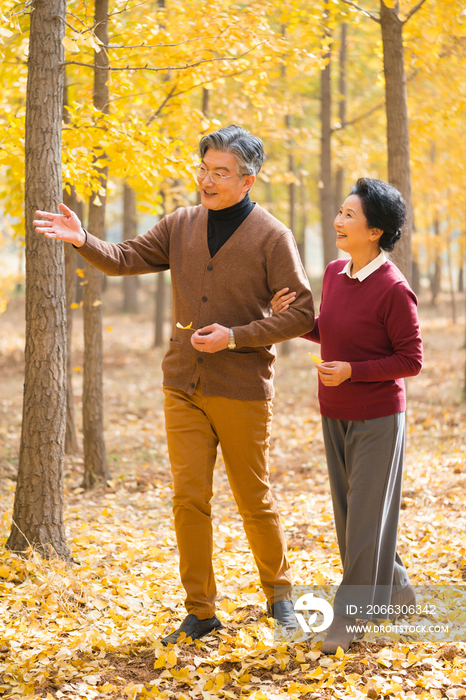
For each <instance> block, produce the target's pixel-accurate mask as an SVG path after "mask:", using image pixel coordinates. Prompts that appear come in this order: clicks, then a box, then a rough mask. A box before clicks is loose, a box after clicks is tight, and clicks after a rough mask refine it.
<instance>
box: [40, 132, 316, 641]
mask: <svg viewBox="0 0 466 700" xmlns="http://www.w3.org/2000/svg"><path fill="white" fill-rule="evenodd" d="M199 152H200V157H201V163H200V165H199V166H198V167H197V178H198V182H199V189H200V195H201V204H200V205H199V206H193V207H185V208H180V209H178V210H177V211H175V212H174V213H173V214H170V215H168V216H166V217H165V218H164V219H162V220H161V221H159V222H158V223H157V224H156V225H155V226H154V227H153V228H152V229H151V230H150V231H148V232H147V233H146V234H143V235H140V236H137V237H136V238H135V239H134V240H129V241H124V242H123V243H118V244H112V243H106V242H104V241H101V240H100V239H98V238H96V237H94V236H92V235H91V234H90V233H88V232H86V231H85V230H83V229H82V227H81V223H80V221H79V219H78V218H77V216H76V215H75V214H74V213H73V212H71V211H70V210H69V209H68V208H67V207H65V206H64V205H60V209H61V211H62V212H63V215H56V214H51V213H48V212H42V211H38V212H37V215H38V216H40V217H41V218H42V219H44V220H45V221H35V222H34V224H35V226H36V230H37V231H38V232H41V233H44V234H45V236H47V237H49V238H58V239H61V240H64V241H69V242H70V243H73V244H74V246H75V247H76V248H77V249H78V250H79V253H80V254H81V255H82V257H83V258H84V259H85V260H87V261H88V262H89V263H91V264H92V265H94V266H95V267H97V268H98V269H99V270H102V272H105V274H107V275H138V274H145V273H149V272H160V271H162V270H168V269H169V270H170V272H171V278H172V290H173V321H174V322H173V324H172V335H171V338H170V346H169V349H168V352H167V354H166V355H165V358H164V360H163V364H162V369H163V375H164V378H163V385H164V392H165V420H166V432H167V441H168V450H169V457H170V462H171V468H172V472H173V485H174V498H173V512H174V517H175V530H176V538H177V543H178V549H179V553H180V574H181V581H182V583H183V586H184V588H185V591H186V600H185V605H186V609H187V612H188V615H187V617H186V618H185V619H184V621H183V622H182V624H181V626H180V627H179V628H178V629H177V630H175V631H174V632H172V633H171V634H169V635H168V636H167V637H165V638H164V639H163V640H162V642H163V643H164V644H169V643H176V642H177V640H178V639H179V638H180V637H183V636H184V634H185V635H186V637H191V638H192V639H197V638H200V637H202V636H204V635H205V634H208V633H210V632H212V631H213V630H216V629H219V628H220V627H221V626H222V625H221V623H220V620H219V619H218V618H217V617H216V615H215V598H216V586H215V578H214V571H213V566H212V544H213V542H212V540H213V538H212V522H211V505H210V501H211V499H212V495H213V493H212V479H213V469H214V465H215V461H216V456H217V446H218V444H219V443H220V446H221V448H222V453H223V457H224V461H225V468H226V471H227V475H228V479H229V482H230V486H231V489H232V492H233V495H234V497H235V500H236V503H237V506H238V509H239V512H240V514H241V516H242V518H243V523H244V529H245V531H246V535H247V538H248V541H249V544H250V547H251V550H252V552H253V555H254V558H255V561H256V565H257V568H258V570H259V576H260V580H261V585H262V588H263V590H264V593H265V595H266V598H267V601H268V604H267V611H268V613H269V614H270V615H272V616H273V617H274V618H275V620H276V621H278V623H280V624H282V625H284V626H286V627H287V628H291V629H297V628H298V623H297V621H296V618H295V615H294V609H293V604H292V601H291V600H290V598H291V575H290V566H289V563H288V559H287V556H286V542H285V537H284V532H283V528H282V525H281V522H280V516H279V513H278V510H277V506H276V504H275V501H274V498H273V496H272V493H271V489H270V484H269V474H268V449H269V441H270V430H271V423H272V402H271V399H272V397H273V363H274V361H275V351H274V348H273V347H272V346H273V344H274V343H276V342H278V341H282V340H287V339H288V338H294V337H296V336H300V335H302V334H303V333H306V332H307V331H309V330H311V329H312V327H313V324H314V311H313V301H312V294H311V291H310V288H309V284H308V280H307V277H306V274H305V271H304V269H303V266H302V264H301V261H300V258H299V255H298V252H297V249H296V244H295V241H294V239H293V235H292V233H291V232H290V231H289V230H288V229H287V228H286V227H285V226H284V225H283V224H282V223H280V222H279V221H278V220H277V219H275V218H274V217H273V216H271V215H270V214H269V213H268V212H267V211H265V209H263V208H262V207H260V206H259V205H258V204H255V203H254V202H252V201H251V200H250V198H249V191H250V189H251V187H252V186H253V184H254V181H255V179H256V176H257V173H258V172H259V170H260V168H261V166H262V162H263V160H264V152H263V146H262V141H261V140H260V139H259V138H257V137H255V136H253V135H251V134H250V133H248V132H247V131H245V130H244V129H242V128H240V127H238V126H235V125H232V126H228V127H225V128H223V129H219V130H218V131H216V132H214V133H212V134H208V135H206V136H204V137H203V138H202V139H201V141H200V146H199ZM285 285H286V286H290V288H291V289H293V290H296V293H297V294H296V300H295V301H294V303H293V305H292V306H291V307H290V308H289V309H287V310H286V311H285V312H283V313H280V314H276V315H273V316H272V315H271V310H270V307H269V301H270V299H271V297H272V295H273V294H275V292H277V291H278V290H280V289H282V288H283V287H285ZM180 326H181V328H180ZM183 633H184V634H183Z"/></svg>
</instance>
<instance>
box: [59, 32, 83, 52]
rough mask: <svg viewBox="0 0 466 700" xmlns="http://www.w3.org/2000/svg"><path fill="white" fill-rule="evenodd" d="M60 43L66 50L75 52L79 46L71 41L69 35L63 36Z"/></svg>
mask: <svg viewBox="0 0 466 700" xmlns="http://www.w3.org/2000/svg"><path fill="white" fill-rule="evenodd" d="M61 43H62V44H63V46H64V47H65V49H66V50H67V51H74V52H75V53H76V52H77V51H79V46H78V45H77V43H76V42H75V41H73V39H70V37H69V36H64V37H63V39H62V40H61Z"/></svg>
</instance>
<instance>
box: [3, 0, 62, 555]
mask: <svg viewBox="0 0 466 700" xmlns="http://www.w3.org/2000/svg"><path fill="white" fill-rule="evenodd" d="M32 5H33V6H32V8H31V9H32V11H31V13H30V14H31V20H30V21H31V24H30V37H29V58H28V78H27V88H26V90H27V92H26V138H25V166H26V167H25V175H26V178H25V216H26V347H25V360H26V370H25V380H24V403H23V422H22V428H21V446H20V454H19V469H18V481H17V486H16V493H15V503H14V510H13V525H12V529H11V533H10V537H9V538H8V541H7V545H6V546H7V547H8V548H9V549H11V550H16V551H21V550H25V549H26V548H27V547H28V546H29V545H32V546H33V547H34V548H35V549H38V550H40V551H41V552H42V553H43V554H44V555H46V556H49V555H51V554H52V552H55V553H56V554H57V555H58V556H60V557H63V558H69V556H70V553H69V550H68V547H67V544H66V539H65V530H64V525H63V458H64V443H65V413H66V308H65V274H64V256H63V245H62V244H61V243H57V242H56V241H50V240H47V239H45V238H44V237H43V236H40V235H38V234H37V233H36V232H35V231H34V227H33V223H32V222H33V220H34V212H35V211H36V209H41V210H48V211H56V210H57V208H58V204H59V203H60V201H61V197H62V181H61V122H62V109H63V79H64V73H63V67H62V65H61V64H62V62H63V58H64V57H63V45H62V39H63V36H64V28H65V18H66V0H34V2H33V3H32Z"/></svg>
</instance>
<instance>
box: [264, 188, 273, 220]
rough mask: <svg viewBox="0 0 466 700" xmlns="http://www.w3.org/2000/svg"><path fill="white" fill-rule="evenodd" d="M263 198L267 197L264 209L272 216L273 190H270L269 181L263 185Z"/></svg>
mask: <svg viewBox="0 0 466 700" xmlns="http://www.w3.org/2000/svg"><path fill="white" fill-rule="evenodd" d="M265 193H266V194H265V196H266V197H267V203H266V207H265V208H266V209H267V211H268V212H269V214H272V216H273V215H274V213H273V212H274V206H273V188H272V183H271V182H270V180H267V181H266V183H265Z"/></svg>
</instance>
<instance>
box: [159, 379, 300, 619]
mask: <svg viewBox="0 0 466 700" xmlns="http://www.w3.org/2000/svg"><path fill="white" fill-rule="evenodd" d="M164 391H165V424H166V431H167V441H168V451H169V456H170V462H171V467H172V473H173V486H174V492H175V493H174V498H173V512H174V516H175V530H176V538H177V542H178V549H179V553H180V574H181V581H182V583H183V586H184V588H185V590H186V594H187V596H186V600H185V604H186V609H187V611H188V613H192V614H194V615H197V617H198V618H199V619H200V620H204V619H206V618H208V617H212V615H214V614H215V597H216V586H215V579H214V572H213V567H212V539H213V538H212V520H211V505H210V501H211V499H212V495H213V492H212V480H213V470H214V465H215V461H216V458H217V445H218V444H219V443H220V446H221V448H222V453H223V458H224V460H225V467H226V470H227V475H228V479H229V482H230V486H231V490H232V491H233V495H234V497H235V500H236V504H237V506H238V510H239V512H240V514H241V516H242V518H243V524H244V529H245V532H246V535H247V538H248V541H249V545H250V547H251V550H252V553H253V555H254V558H255V560H256V564H257V568H258V569H259V576H260V580H261V584H262V588H263V589H264V593H265V595H266V597H267V599H268V601H269V603H271V604H272V603H273V602H274V600H284V599H287V598H289V597H290V594H291V575H290V567H289V563H288V559H287V557H286V543H285V536H284V532H283V528H282V525H281V522H280V516H279V514H278V509H277V506H276V504H275V501H274V499H273V496H272V493H271V490H270V484H269V473H268V450H269V442H270V431H271V425H272V402H271V401H266V400H263V401H239V400H236V399H226V398H223V397H221V396H203V395H202V392H201V389H200V384H198V385H197V387H196V390H195V392H194V394H192V395H190V394H187V393H185V392H184V391H181V390H180V389H174V388H172V387H164Z"/></svg>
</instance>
